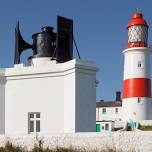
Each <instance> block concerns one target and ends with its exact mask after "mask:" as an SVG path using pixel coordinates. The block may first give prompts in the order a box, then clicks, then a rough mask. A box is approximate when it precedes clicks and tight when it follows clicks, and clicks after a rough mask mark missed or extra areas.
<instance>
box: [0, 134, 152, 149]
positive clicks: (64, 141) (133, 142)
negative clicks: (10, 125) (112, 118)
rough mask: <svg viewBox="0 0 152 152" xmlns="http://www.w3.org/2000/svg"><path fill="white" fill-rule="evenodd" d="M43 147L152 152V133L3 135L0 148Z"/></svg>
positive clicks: (0, 139)
mask: <svg viewBox="0 0 152 152" xmlns="http://www.w3.org/2000/svg"><path fill="white" fill-rule="evenodd" d="M40 140H41V141H42V143H43V147H49V148H56V147H70V146H72V147H75V148H83V149H87V150H90V151H91V150H92V149H98V150H106V149H110V148H112V149H113V150H116V151H119V152H134V151H136V152H152V131H146V132H144V131H143V132H142V131H139V132H102V133H75V134H74V133H73V134H48V135H44V134H43V135H42V134H41V135H40V134H39V135H1V136H0V146H4V144H5V143H6V142H7V141H10V142H12V143H13V144H14V145H18V146H21V147H25V148H26V149H29V150H30V149H31V148H33V146H34V145H35V144H38V142H39V141H40Z"/></svg>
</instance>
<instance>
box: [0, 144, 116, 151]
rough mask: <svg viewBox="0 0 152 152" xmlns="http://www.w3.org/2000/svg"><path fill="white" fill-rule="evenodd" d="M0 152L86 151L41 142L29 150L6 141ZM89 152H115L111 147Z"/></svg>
mask: <svg viewBox="0 0 152 152" xmlns="http://www.w3.org/2000/svg"><path fill="white" fill-rule="evenodd" d="M0 152H88V151H87V150H85V149H82V150H81V149H79V150H78V149H74V148H72V147H69V148H60V147H57V148H56V149H49V148H43V147H42V145H41V144H39V145H35V146H34V148H33V149H32V150H31V151H27V150H25V149H24V148H21V147H18V146H14V145H13V144H12V143H10V142H7V143H6V144H5V146H4V147H0ZM91 152H116V151H115V150H113V149H108V150H92V151H91Z"/></svg>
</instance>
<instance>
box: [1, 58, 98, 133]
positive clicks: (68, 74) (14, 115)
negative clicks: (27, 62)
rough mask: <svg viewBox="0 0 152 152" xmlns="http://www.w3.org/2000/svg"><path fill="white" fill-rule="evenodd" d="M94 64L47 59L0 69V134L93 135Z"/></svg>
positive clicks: (38, 59)
mask: <svg viewBox="0 0 152 152" xmlns="http://www.w3.org/2000/svg"><path fill="white" fill-rule="evenodd" d="M95 81H96V65H95V64H94V63H93V62H85V61H81V60H75V59H74V60H71V61H68V62H65V63H56V62H55V61H51V60H50V59H49V58H37V59H33V60H32V65H31V66H24V65H23V64H18V65H15V66H14V67H12V68H6V69H0V133H1V134H27V133H33V132H40V133H51V132H58V133H59V132H88V131H91V132H94V131H95V101H96V86H95V85H96V84H95Z"/></svg>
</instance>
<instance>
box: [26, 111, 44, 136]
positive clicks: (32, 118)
mask: <svg viewBox="0 0 152 152" xmlns="http://www.w3.org/2000/svg"><path fill="white" fill-rule="evenodd" d="M32 114H33V116H34V117H31V115H32ZM37 115H39V116H38V117H37ZM37 121H39V127H38V126H37ZM31 122H33V125H34V126H33V129H32V130H33V132H32V131H31ZM37 127H38V128H37ZM40 132H41V113H40V112H28V134H33V133H40Z"/></svg>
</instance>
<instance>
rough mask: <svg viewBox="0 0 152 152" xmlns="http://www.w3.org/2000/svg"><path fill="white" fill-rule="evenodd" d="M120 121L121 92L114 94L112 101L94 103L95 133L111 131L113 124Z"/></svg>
mask: <svg viewBox="0 0 152 152" xmlns="http://www.w3.org/2000/svg"><path fill="white" fill-rule="evenodd" d="M121 120H122V100H121V92H120V91H117V92H116V99H115V100H114V101H104V100H100V101H98V102H96V131H98V132H99V131H105V130H106V131H113V130H114V128H115V122H116V121H117V122H119V121H121Z"/></svg>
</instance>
